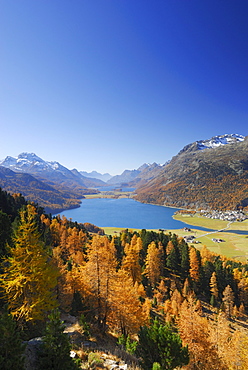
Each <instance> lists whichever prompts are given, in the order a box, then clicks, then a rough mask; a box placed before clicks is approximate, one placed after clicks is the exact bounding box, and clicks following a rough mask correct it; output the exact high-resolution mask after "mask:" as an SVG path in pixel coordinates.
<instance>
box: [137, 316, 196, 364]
mask: <svg viewBox="0 0 248 370" xmlns="http://www.w3.org/2000/svg"><path fill="white" fill-rule="evenodd" d="M136 353H137V355H138V356H139V357H141V359H142V366H143V368H144V369H145V370H150V369H152V368H153V364H154V362H157V363H158V364H160V366H161V369H164V370H172V369H174V368H175V367H177V366H182V365H187V364H188V362H189V353H188V347H183V345H182V341H181V338H180V335H179V334H178V333H177V331H176V329H175V328H173V327H172V326H171V325H170V324H166V325H162V324H160V323H159V322H158V320H157V319H155V320H154V321H153V323H152V325H151V326H150V327H147V326H144V327H142V328H141V330H140V332H139V343H138V346H137V350H136Z"/></svg>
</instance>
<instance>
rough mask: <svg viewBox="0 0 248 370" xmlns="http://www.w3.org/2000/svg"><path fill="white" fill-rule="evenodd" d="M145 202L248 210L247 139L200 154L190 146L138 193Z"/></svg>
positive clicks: (196, 148) (184, 206) (207, 149)
mask: <svg viewBox="0 0 248 370" xmlns="http://www.w3.org/2000/svg"><path fill="white" fill-rule="evenodd" d="M136 199H137V200H139V201H142V202H147V203H154V204H162V205H168V206H175V207H182V208H194V209H195V208H198V209H208V208H210V209H219V210H220V209H222V210H224V209H237V208H240V207H241V208H245V207H247V206H248V137H246V138H245V140H244V141H241V142H234V143H231V144H228V145H224V146H217V147H213V148H210V149H209V148H205V149H203V150H199V148H198V146H197V143H193V144H191V145H187V146H186V147H185V148H184V149H183V150H181V151H180V152H179V153H178V154H177V155H176V156H175V157H173V158H172V160H171V162H170V163H169V164H168V165H166V166H164V168H163V169H162V170H161V171H160V173H159V174H158V175H157V176H156V177H155V178H154V179H152V180H151V181H149V182H148V183H147V184H145V185H143V186H140V187H139V188H138V189H137V196H136Z"/></svg>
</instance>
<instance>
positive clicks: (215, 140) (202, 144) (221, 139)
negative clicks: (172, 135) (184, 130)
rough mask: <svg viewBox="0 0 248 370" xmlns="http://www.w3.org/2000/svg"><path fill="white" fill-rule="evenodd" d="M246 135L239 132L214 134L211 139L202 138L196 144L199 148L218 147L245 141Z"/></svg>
mask: <svg viewBox="0 0 248 370" xmlns="http://www.w3.org/2000/svg"><path fill="white" fill-rule="evenodd" d="M244 139H245V137H244V136H243V135H239V134H225V135H218V136H214V137H212V138H211V139H209V140H200V141H197V142H196V144H197V146H198V149H199V150H203V149H210V148H216V147H218V146H221V145H226V144H233V143H237V142H239V141H244Z"/></svg>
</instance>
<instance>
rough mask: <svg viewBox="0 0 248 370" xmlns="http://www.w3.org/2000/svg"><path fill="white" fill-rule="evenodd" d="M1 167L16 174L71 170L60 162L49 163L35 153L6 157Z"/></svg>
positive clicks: (0, 164)
mask: <svg viewBox="0 0 248 370" xmlns="http://www.w3.org/2000/svg"><path fill="white" fill-rule="evenodd" d="M0 166H3V167H7V168H9V169H11V170H12V171H15V172H28V173H30V172H41V171H44V170H46V171H49V170H51V171H54V170H57V171H60V172H68V171H69V170H68V169H67V168H66V167H64V166H62V165H61V164H60V163H58V162H47V161H44V160H43V159H42V158H40V157H38V156H37V155H36V154H35V153H21V154H19V155H18V157H10V156H8V157H6V158H5V159H3V160H2V161H0Z"/></svg>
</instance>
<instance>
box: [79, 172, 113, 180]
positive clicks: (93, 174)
mask: <svg viewBox="0 0 248 370" xmlns="http://www.w3.org/2000/svg"><path fill="white" fill-rule="evenodd" d="M79 172H80V173H81V175H83V176H84V177H90V178H94V179H98V180H102V181H104V182H107V181H108V180H110V179H111V178H112V177H113V176H111V175H110V174H109V173H104V174H101V173H99V172H97V171H91V172H86V171H79Z"/></svg>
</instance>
